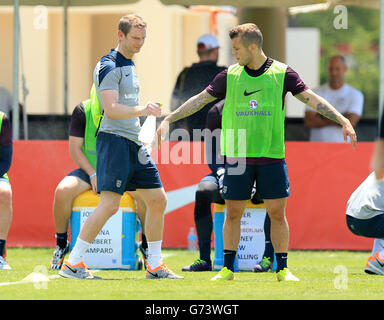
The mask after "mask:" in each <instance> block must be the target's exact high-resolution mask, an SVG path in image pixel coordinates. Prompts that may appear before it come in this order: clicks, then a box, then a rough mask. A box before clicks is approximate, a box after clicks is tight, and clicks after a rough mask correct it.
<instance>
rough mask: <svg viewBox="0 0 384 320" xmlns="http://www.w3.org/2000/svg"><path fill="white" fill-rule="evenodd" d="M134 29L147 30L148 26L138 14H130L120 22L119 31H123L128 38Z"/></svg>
mask: <svg viewBox="0 0 384 320" xmlns="http://www.w3.org/2000/svg"><path fill="white" fill-rule="evenodd" d="M132 27H136V28H146V27H147V24H146V23H145V22H144V20H143V19H142V18H141V17H140V16H138V15H137V14H128V15H126V16H124V17H122V18H121V19H120V21H119V30H121V31H122V32H123V33H124V35H125V36H126V35H127V34H128V33H129V31H131V28H132Z"/></svg>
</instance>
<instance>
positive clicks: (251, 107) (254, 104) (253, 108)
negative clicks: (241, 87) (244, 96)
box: [249, 99, 259, 110]
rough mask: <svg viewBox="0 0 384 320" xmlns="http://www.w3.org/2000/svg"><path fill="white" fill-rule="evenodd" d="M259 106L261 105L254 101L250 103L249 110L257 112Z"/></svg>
mask: <svg viewBox="0 0 384 320" xmlns="http://www.w3.org/2000/svg"><path fill="white" fill-rule="evenodd" d="M258 105H259V103H258V102H257V101H256V100H254V99H252V100H251V101H249V108H250V109H252V110H255V109H256V108H257V107H258Z"/></svg>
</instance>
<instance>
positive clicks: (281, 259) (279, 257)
mask: <svg viewBox="0 0 384 320" xmlns="http://www.w3.org/2000/svg"><path fill="white" fill-rule="evenodd" d="M287 259H288V253H287V252H282V253H276V262H277V269H276V272H279V271H280V270H283V269H284V268H287Z"/></svg>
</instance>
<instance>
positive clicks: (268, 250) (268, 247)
mask: <svg viewBox="0 0 384 320" xmlns="http://www.w3.org/2000/svg"><path fill="white" fill-rule="evenodd" d="M264 234H265V249H264V255H263V257H266V258H269V261H271V262H273V260H274V253H275V250H274V249H273V244H272V241H271V219H270V218H269V215H268V213H267V214H266V216H265V220H264Z"/></svg>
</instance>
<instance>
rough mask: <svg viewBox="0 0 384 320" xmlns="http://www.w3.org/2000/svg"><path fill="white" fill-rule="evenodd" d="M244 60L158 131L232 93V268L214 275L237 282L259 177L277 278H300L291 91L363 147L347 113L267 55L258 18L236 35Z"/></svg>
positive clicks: (226, 191)
mask: <svg viewBox="0 0 384 320" xmlns="http://www.w3.org/2000/svg"><path fill="white" fill-rule="evenodd" d="M229 36H230V38H231V40H232V52H233V54H234V55H235V57H236V59H237V61H238V63H237V64H235V65H232V66H230V67H229V68H228V70H226V71H223V72H221V73H220V74H218V75H217V76H216V78H215V79H214V80H213V82H212V83H211V84H210V85H209V86H208V87H207V88H206V89H205V90H203V91H202V92H201V93H199V94H197V95H195V96H194V97H192V98H190V99H189V100H188V101H187V102H185V103H184V104H183V105H181V106H180V107H179V108H178V109H177V110H175V111H174V112H172V113H171V114H170V115H168V116H167V117H166V118H165V119H164V120H163V122H162V123H161V125H160V127H159V128H158V130H157V138H158V140H159V141H160V140H163V139H165V136H166V135H167V134H168V128H169V123H172V122H174V121H177V120H179V119H182V118H184V117H187V116H189V115H191V114H193V113H195V112H197V111H198V110H200V109H201V108H202V107H203V106H204V105H206V104H207V103H209V102H211V101H213V100H215V99H217V98H225V104H224V108H223V115H222V131H221V148H220V149H221V152H222V155H224V156H226V157H227V163H226V166H225V176H224V183H223V198H224V199H225V202H226V205H227V215H226V218H225V222H224V227H223V238H224V268H223V269H222V270H221V271H220V272H219V273H218V275H216V276H215V277H214V278H212V280H232V279H234V273H233V269H234V268H233V264H234V260H235V257H236V250H237V247H238V244H239V241H240V230H241V228H240V221H241V217H242V214H243V212H244V210H245V207H246V204H247V200H248V199H249V198H250V194H251V190H252V186H253V183H254V181H255V180H256V185H257V186H258V192H259V194H260V196H261V198H262V199H263V200H264V203H265V206H266V210H267V212H268V214H269V217H270V220H271V239H272V244H273V247H274V249H275V254H276V262H277V269H276V272H277V280H278V281H284V280H288V281H289V280H293V281H298V280H299V279H298V278H297V277H295V276H294V275H293V274H292V273H291V272H290V270H289V269H288V267H287V252H288V242H289V228H288V222H287V219H286V216H285V207H286V203H287V198H288V196H289V179H288V173H287V167H286V163H285V145H284V119H285V110H284V97H285V95H286V93H287V92H288V91H290V92H291V93H292V94H293V95H294V96H295V97H296V98H297V99H299V100H300V101H302V102H303V103H305V104H307V105H309V106H311V107H312V108H313V109H315V110H316V111H317V112H319V113H321V114H322V115H324V116H325V117H327V118H329V119H331V120H333V121H334V122H337V123H338V124H339V125H340V126H341V130H342V134H343V137H344V139H345V140H347V138H348V137H350V138H351V141H352V145H353V146H355V145H356V142H357V139H356V134H355V131H354V129H353V127H352V125H351V123H350V122H349V120H348V119H347V118H345V117H344V116H343V115H341V114H340V113H339V112H338V111H337V110H336V109H335V108H334V107H333V106H332V105H331V104H330V103H328V102H327V101H326V100H324V99H323V98H321V97H320V96H318V95H317V94H315V93H314V92H312V91H311V90H310V89H308V87H307V86H306V85H305V84H304V83H303V82H302V81H301V80H300V77H299V76H298V75H297V73H295V72H294V71H293V70H292V69H290V68H289V67H287V66H286V65H285V64H283V63H281V62H278V61H276V60H273V59H271V58H269V57H267V56H266V55H265V54H264V52H263V50H262V43H263V36H262V33H261V31H260V29H259V28H258V27H257V26H256V25H255V24H252V23H247V24H243V25H239V26H236V27H234V28H232V29H231V30H230V32H229Z"/></svg>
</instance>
